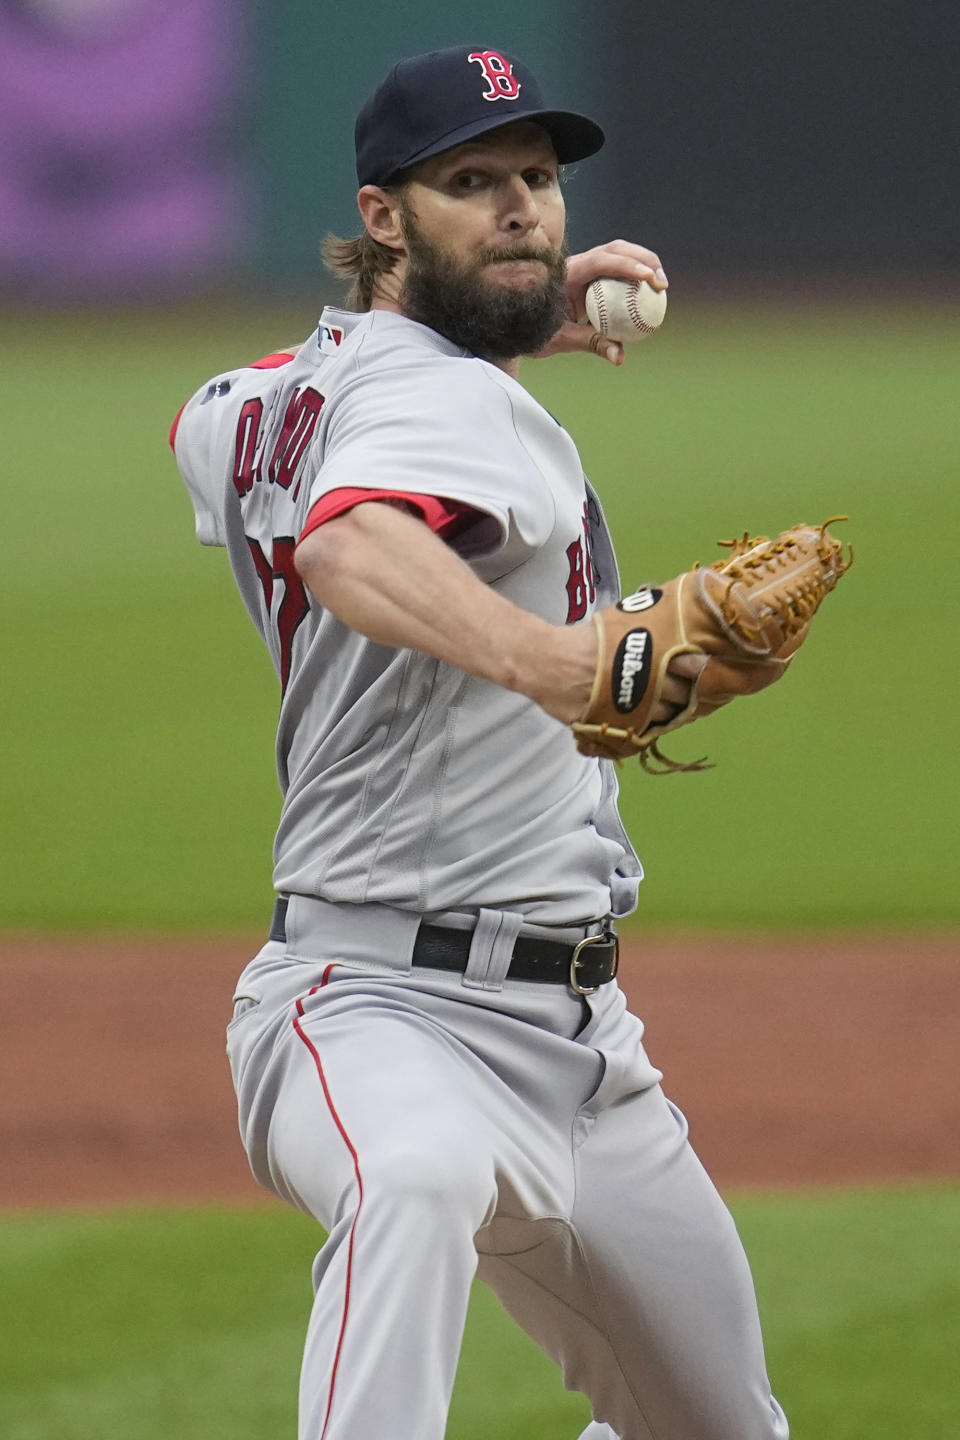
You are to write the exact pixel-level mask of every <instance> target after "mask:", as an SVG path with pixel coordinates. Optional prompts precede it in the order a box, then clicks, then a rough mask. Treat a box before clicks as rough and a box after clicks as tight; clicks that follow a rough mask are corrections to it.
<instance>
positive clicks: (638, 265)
mask: <svg viewBox="0 0 960 1440" xmlns="http://www.w3.org/2000/svg"><path fill="white" fill-rule="evenodd" d="M602 276H609V277H610V278H611V279H613V280H646V282H647V284H648V285H650V286H652V288H653V289H654V290H666V288H667V285H668V283H669V282H668V281H667V277H666V275H665V274H664V271H663V266H662V265H661V264H660V257H659V255H657V254H656V253H655V252H654V251H653V250H648V249H647V248H646V246H645V245H633V244H631V242H630V241H629V240H611V241H609V242H608V243H607V244H606V245H595V246H594V248H593V249H592V250H585V251H584V252H583V254H582V255H571V256H570V258H569V259H568V260H567V319H566V321H565V322H564V324H563V325H561V326H560V329H559V330H558V331H557V332H556V334H555V335H554V336H553V337H552V339H550V340H549V341H548V342H547V344H546V345H545V346H544V347H543V349H542V350H540V351H538V352H537V357H536V358H537V359H541V358H544V357H546V356H547V355H568V354H570V353H571V352H572V351H575V350H588V351H590V352H591V353H592V354H594V355H599V356H600V358H601V359H603V360H607V361H609V363H610V364H611V365H622V364H623V360H624V350H623V346H622V345H621V344H620V343H619V341H616V340H608V339H606V337H605V336H603V335H601V334H600V333H599V332H598V331H597V330H594V328H593V326H592V325H590V324H586V323H584V322H585V321H586V317H587V307H586V295H587V287H588V286H589V285H591V284H592V283H593V281H594V280H599V279H600V278H601V277H602Z"/></svg>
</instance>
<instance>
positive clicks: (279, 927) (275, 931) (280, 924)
mask: <svg viewBox="0 0 960 1440" xmlns="http://www.w3.org/2000/svg"><path fill="white" fill-rule="evenodd" d="M288 904H289V901H288V899H287V897H286V895H278V896H277V898H276V900H274V902H273V918H272V920H271V921H270V936H269V938H270V939H271V940H276V941H278V942H279V943H280V944H281V945H285V944H286V943H287V905H288Z"/></svg>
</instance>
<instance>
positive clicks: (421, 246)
mask: <svg viewBox="0 0 960 1440" xmlns="http://www.w3.org/2000/svg"><path fill="white" fill-rule="evenodd" d="M403 228H404V239H405V240H406V242H407V255H408V257H409V265H408V268H407V276H406V279H405V280H404V282H403V288H402V290H401V292H400V308H401V310H402V311H403V314H404V315H406V316H408V317H409V319H411V320H416V321H418V322H419V323H420V324H421V325H427V326H429V328H430V329H431V330H436V331H437V332H438V333H439V334H441V335H445V336H446V338H447V339H448V340H451V341H452V342H453V344H454V345H460V346H462V347H463V349H464V350H469V351H470V353H471V354H472V355H477V356H479V357H480V359H482V360H494V361H496V360H512V359H514V358H516V356H518V355H534V354H536V352H537V351H538V350H542V349H543V347H544V345H546V343H547V341H548V340H549V339H550V338H551V336H553V335H554V334H555V333H556V332H557V330H558V329H559V328H560V326H561V325H562V324H563V322H564V320H565V319H566V318H567V296H566V289H565V285H566V275H567V250H566V246H565V245H564V246H561V248H560V249H559V250H553V249H550V248H547V249H542V250H538V249H536V248H535V247H534V246H532V245H524V244H517V245H513V246H511V247H510V248H509V249H505V250H494V249H489V248H488V249H485V250H482V251H480V253H479V254H478V256H477V259H476V261H475V262H473V263H472V264H468V265H465V264H462V263H461V262H460V261H459V260H457V259H456V258H455V257H454V256H453V255H451V254H449V253H448V252H447V251H445V250H441V249H439V248H438V247H436V246H434V245H432V244H431V243H430V241H428V240H427V239H426V237H425V236H424V235H423V233H422V232H421V230H420V229H419V227H418V225H417V223H416V220H415V219H414V217H413V215H412V213H411V212H410V211H409V210H405V211H404V214H403ZM503 260H539V261H541V262H542V263H543V264H544V265H545V266H546V268H547V274H546V278H545V279H544V280H543V281H542V282H541V283H540V284H539V285H537V286H535V287H529V288H523V289H515V288H513V287H511V286H508V285H497V284H496V283H493V284H491V283H490V282H489V281H487V280H485V279H484V272H485V271H487V270H488V269H489V268H490V267H491V266H492V265H494V264H496V263H497V262H498V261H503Z"/></svg>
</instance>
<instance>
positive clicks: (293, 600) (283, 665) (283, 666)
mask: <svg viewBox="0 0 960 1440" xmlns="http://www.w3.org/2000/svg"><path fill="white" fill-rule="evenodd" d="M247 544H248V545H249V546H250V555H251V557H252V559H253V564H254V568H255V569H256V572H257V579H258V580H259V581H260V586H261V588H262V590H263V598H264V601H265V602H266V606H267V614H268V615H269V614H270V612H271V610H272V607H273V587H274V584H275V582H276V581H280V582H281V584H282V585H283V599H282V600H281V601H280V605H279V607H278V609H277V636H278V638H279V640H280V690H281V693H286V689H287V681H288V680H289V679H290V657H291V655H292V653H293V637H294V635H296V633H297V630H298V629H299V627H300V624H301V622H302V621H303V618H304V616H305V615H306V614H307V612H308V610H309V609H310V602H309V600H308V599H307V592H306V590H305V589H304V585H303V581H302V580H301V579H300V576H299V575H298V574H297V571H296V568H295V566H294V563H293V552H294V550H295V549H296V541H295V540H294V538H293V536H292V535H278V536H277V537H276V538H275V539H274V542H273V564H272V565H271V563H270V561H269V560H268V559H267V557H266V555H265V554H264V553H263V548H262V546H261V545H260V542H259V541H258V540H251V539H250V536H249V535H248V536H247Z"/></svg>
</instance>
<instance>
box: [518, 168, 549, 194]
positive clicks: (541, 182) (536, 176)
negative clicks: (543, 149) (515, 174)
mask: <svg viewBox="0 0 960 1440" xmlns="http://www.w3.org/2000/svg"><path fill="white" fill-rule="evenodd" d="M523 179H524V183H525V184H526V185H527V186H529V188H530V189H531V190H542V189H543V188H544V187H545V186H547V185H553V184H554V182H555V180H556V176H555V175H553V174H551V172H550V171H549V170H525V171H524V174H523Z"/></svg>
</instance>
